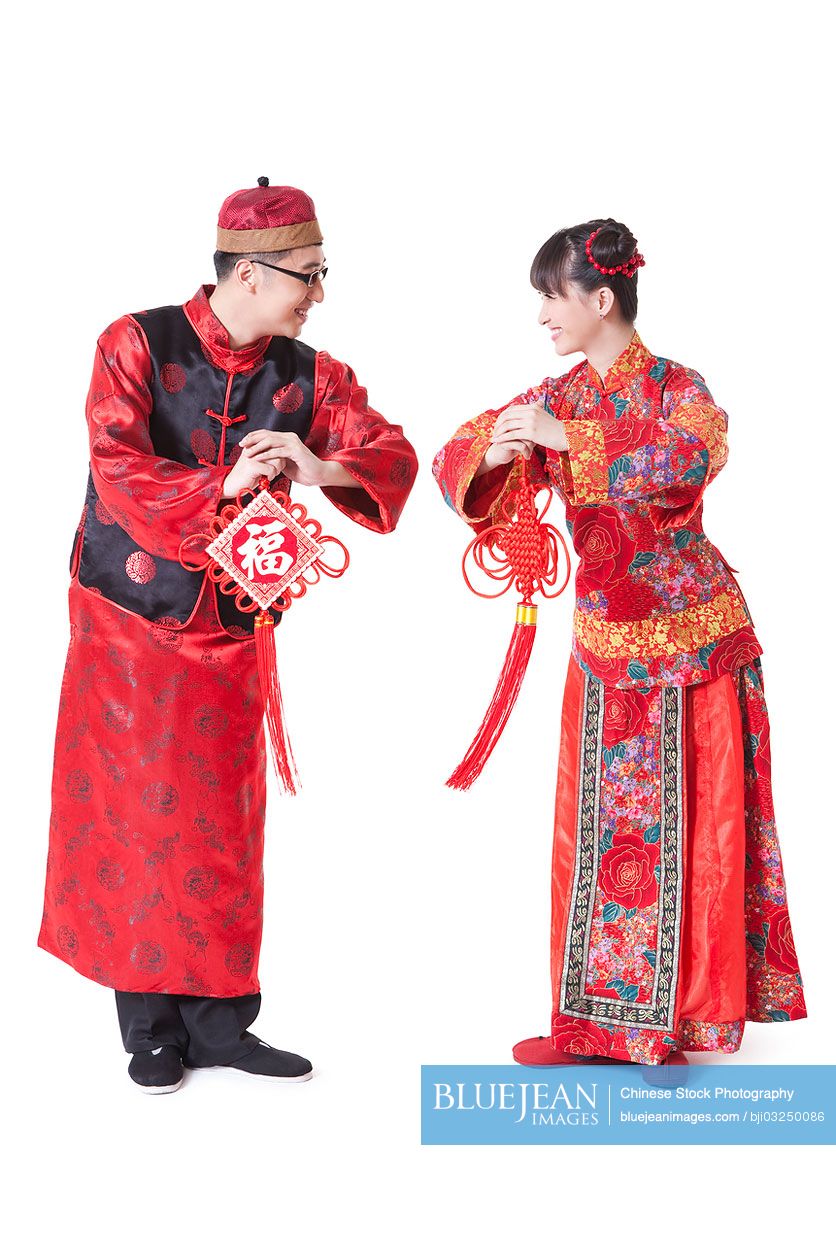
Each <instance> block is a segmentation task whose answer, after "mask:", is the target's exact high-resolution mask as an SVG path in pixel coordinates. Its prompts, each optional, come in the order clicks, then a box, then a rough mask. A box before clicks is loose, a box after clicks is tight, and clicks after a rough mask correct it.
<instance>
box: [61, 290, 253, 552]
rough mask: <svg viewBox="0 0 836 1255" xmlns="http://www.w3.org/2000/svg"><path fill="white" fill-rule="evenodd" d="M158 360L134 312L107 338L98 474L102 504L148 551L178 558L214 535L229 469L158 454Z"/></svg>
mask: <svg viewBox="0 0 836 1255" xmlns="http://www.w3.org/2000/svg"><path fill="white" fill-rule="evenodd" d="M151 372H152V367H151V356H150V353H149V351H148V343H147V341H146V339H145V336H144V334H143V332H142V329H141V328H140V326H139V324H138V323H137V322H136V321H135V319H133V318H131V316H130V315H129V314H126V315H124V316H123V317H122V318H118V319H117V320H116V322H114V323H111V325H110V326H109V327H108V328H107V330H106V331H104V332H102V334H101V335H100V336H99V339H98V343H97V346H96V356H95V361H94V363H93V376H92V379H91V382H90V390H89V392H88V395H87V406H86V414H87V426H88V430H89V436H90V471H91V474H92V476H93V484H94V487H95V489H96V492H97V493H98V496H99V500H100V501H101V503H102V505H103V506H104V507H105V509H106V510H107V512H108V513H109V514H110V515H111V516H112V518H113V519H115V521H116V522H117V523H118V525H119V526H120V527H121V528H122V529H123V530H124V531H126V532H127V533H128V535H129V536H131V537H132V539H133V540H135V541H136V543H137V545H139V546H140V548H141V549H144V550H145V552H146V553H149V554H153V555H154V556H155V557H159V558H169V559H171V560H172V561H177V560H178V557H179V552H178V551H179V548H180V542H181V541H182V540H183V539H184V538H185V537H186V536H188V535H189V534H190V533H191V532H204V531H208V530H209V524H210V521H211V520H212V518H213V517H214V516H215V514H216V513H217V508H218V504H219V502H220V500H221V494H222V491H223V484H224V480H225V479H226V477H227V475H228V474H229V467H228V466H212V467H203V466H201V467H198V468H192V467H189V466H184V465H183V464H182V463H181V462H174V461H172V460H170V459H169V458H163V457H160V456H159V455H158V454H157V453H155V452H154V448H153V445H152V443H151V435H150V432H149V429H148V420H149V415H150V413H151V406H152V402H151V388H150V382H151Z"/></svg>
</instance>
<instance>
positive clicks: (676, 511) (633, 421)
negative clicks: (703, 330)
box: [433, 332, 762, 688]
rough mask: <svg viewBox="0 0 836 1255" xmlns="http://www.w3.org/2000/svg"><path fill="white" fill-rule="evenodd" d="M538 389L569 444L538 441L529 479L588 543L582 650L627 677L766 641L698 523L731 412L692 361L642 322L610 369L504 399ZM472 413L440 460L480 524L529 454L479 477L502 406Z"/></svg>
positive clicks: (750, 650)
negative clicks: (655, 342)
mask: <svg viewBox="0 0 836 1255" xmlns="http://www.w3.org/2000/svg"><path fill="white" fill-rule="evenodd" d="M533 402H539V403H542V404H543V405H545V406H546V407H547V408H548V409H549V410H550V411H551V412H552V413H553V414H554V415H555V416H556V417H557V418H559V419H561V420H562V421H563V422H564V423H565V426H566V440H567V443H568V445H569V449H568V452H563V451H557V450H553V449H543V448H540V447H539V446H536V447H535V450H534V455H533V457H532V458H531V459H530V462H529V468H530V473H531V479H532V482H533V483H534V484H535V485H539V486H546V485H550V486H552V487H553V488H554V489H555V491H556V492H557V493H558V495H559V496H560V497H561V499H562V500H563V502H564V504H565V506H566V522H567V528H568V530H569V532H570V534H571V536H572V540H573V544H574V547H575V550H576V552H577V554H578V555H579V557H580V563H579V566H578V568H577V572H576V585H575V592H576V601H575V613H574V620H573V632H572V652H573V654H574V656H575V658H576V660H577V661H578V663H579V665H580V666H581V667H582V668H583V669H584V670H586V671H588V672H589V673H590V674H591V675H594V676H597V677H598V678H600V679H604V680H606V681H607V683H608V684H612V685H616V686H618V687H622V688H631V687H638V688H640V687H645V686H647V685H656V684H663V685H665V684H673V685H686V684H696V683H699V682H701V681H704V680H708V679H713V678H715V677H716V676H718V675H722V674H724V673H725V672H728V671H732V670H735V669H736V668H738V667H740V666H742V665H743V664H744V663H746V662H748V661H750V660H751V659H752V658H754V657H756V656H759V655H760V654H761V653H762V648H761V645H760V642H759V641H758V639H757V636H756V635H755V630H754V625H753V623H752V619H751V616H750V614H749V610H748V607H747V605H746V602H745V600H744V597H743V593H742V591H741V589H740V586H739V584H738V583H737V581H736V580H735V578H734V575H733V574H732V571H731V568H730V567H729V566H728V565H727V563H726V562H725V559H724V558H723V557H722V555H721V554H720V552H719V550H718V549H717V548H716V546H714V545H713V544H712V543H711V541H710V540H709V539H708V537H707V536H706V534H705V532H704V531H703V527H702V503H703V496H704V493H705V490H706V488H707V487H708V485H709V484H710V483H712V482H713V480H714V479H715V478H716V476H717V475H718V474H719V472H720V470H721V469H722V468H723V466H724V465H725V464H726V461H727V458H728V445H727V434H726V433H727V426H728V416H727V415H726V413H725V411H724V410H721V409H720V408H719V407H718V406H717V405H716V404H715V403H714V400H713V398H712V396H711V393H710V392H709V391H708V388H707V386H706V384H705V381H704V379H703V378H702V376H701V375H699V374H698V373H697V372H696V371H694V370H691V369H689V368H687V367H685V366H681V365H680V364H679V363H677V362H673V361H670V360H669V359H667V358H661V357H656V356H655V355H654V354H652V353H651V352H650V351H649V350H648V349H647V348H646V347H645V345H644V344H643V343H642V341H641V338H640V337H639V334H638V332H636V333H635V334H634V335H633V338H632V340H631V341H630V344H629V345H627V347H626V348H625V349H624V350H623V352H622V353H621V354H619V356H618V357H617V358H616V360H615V362H614V363H613V365H612V366H611V367H610V369H609V370H608V371H607V375H606V379H605V380H601V378H600V376H599V375H598V373H597V371H596V370H595V369H594V368H593V367H592V366H591V364H590V363H589V362H588V361H584V362H581V363H580V364H579V365H577V366H575V367H573V368H572V369H571V370H570V371H568V372H567V373H566V374H564V375H561V376H560V377H558V378H554V379H553V378H547V379H544V380H543V381H542V382H541V383H540V384H538V385H536V386H535V387H533V388H529V389H528V390H527V391H526V392H523V393H520V394H519V396H516V397H514V398H513V400H512V401H509V402H508V405H522V404H531V403H533ZM508 405H504V406H502V407H500V409H497V410H486V411H484V413H482V414H480V415H479V416H478V417H477V418H475V419H471V420H469V421H468V422H466V423H464V424H463V425H462V426H461V427H459V428H458V430H457V431H456V432H455V433H454V434H453V436H452V437H451V439H450V440H449V441H447V443H446V444H445V445H444V446H443V447H442V448H441V449H440V450H439V451H438V453H437V454H436V456H435V458H434V461H433V474H434V475H435V478H436V480H437V481H438V484H439V487H440V488H441V491H442V493H443V495H444V498H445V500H446V501H447V503H448V505H450V506H451V507H452V508H453V509H454V510H455V511H456V512H457V513H458V514H460V515H461V517H462V518H463V519H465V521H466V522H467V523H469V524H470V526H471V527H472V528H473V530H474V531H476V532H480V531H482V530H484V529H485V528H486V527H489V526H491V524H492V523H495V522H497V521H498V519H499V518H500V516H501V514H500V512H501V511H502V509H503V506H504V504H505V502H506V501H507V499H508V497H509V495H511V494H512V493H513V492H514V491H515V489H516V485H517V483H518V479H519V466H518V465H517V464H516V462H515V463H512V464H511V465H510V466H499V467H495V468H494V469H493V470H490V471H488V472H487V473H485V474H483V475H481V476H479V477H478V478H476V477H475V472H476V470H477V468H478V467H479V465H480V463H481V461H482V458H483V457H484V454H485V450H486V449H487V448H488V445H489V444H490V438H491V433H492V431H493V427H494V424H495V423H496V419H497V417H498V416H499V414H501V413H502V411H503V410H504V409H507V408H508Z"/></svg>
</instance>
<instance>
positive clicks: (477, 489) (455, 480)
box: [432, 379, 551, 534]
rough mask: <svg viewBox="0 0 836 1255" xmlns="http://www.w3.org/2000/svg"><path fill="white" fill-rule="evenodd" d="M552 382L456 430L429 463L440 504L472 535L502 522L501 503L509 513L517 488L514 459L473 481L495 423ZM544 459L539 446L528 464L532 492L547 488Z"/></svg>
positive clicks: (538, 395)
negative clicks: (441, 502) (450, 509)
mask: <svg viewBox="0 0 836 1255" xmlns="http://www.w3.org/2000/svg"><path fill="white" fill-rule="evenodd" d="M550 383H551V380H548V379H546V380H544V381H543V383H541V384H539V385H538V386H537V387H535V388H529V389H528V391H527V392H521V393H520V395H519V396H516V397H514V398H513V400H511V401H508V402H507V403H506V404H505V405H503V406H501V407H500V408H499V409H497V410H485V411H483V413H481V414H478V415H477V416H476V418H471V419H468V421H467V422H466V423H463V424H462V425H461V427H459V428H458V429H457V430H456V431H455V432H454V433H453V435H452V436H451V437H450V439H449V440H448V441H447V443H446V444H445V445H443V446H442V447H441V448H440V449H439V451H438V453H436V455H435V457H434V458H433V468H432V469H433V475H434V476H435V479H436V482H437V483H438V486H439V488H440V489H441V493H442V495H443V497H444V500H445V501H446V502H447V504H448V505H449V506H450V507H451V508H452V509H453V510H455V511H456V513H457V514H458V515H460V516H461V518H463V519H464V521H465V522H466V523H469V524H470V526H471V527H472V528H473V530H474V532H476V533H477V534H478V533H479V532H482V531H485V529H486V528H488V527H491V526H492V525H493V524H494V523H497V522H498V521H499V520H500V519H501V518H504V507H505V505H506V502H507V503H508V504H509V507H510V499H512V498H513V496H514V493H515V492H516V490H517V488H518V486H519V480H520V474H521V471H520V465H519V459H518V458H514V459H513V461H511V462H506V463H505V464H503V465H502V466H494V467H492V468H491V469H490V470H489V471H485V472H484V474H482V475H479V476H478V477H476V471H477V469H478V467H479V466H480V465H481V462H482V458H483V457H484V456H485V451H486V450H487V449H488V447H489V445H490V443H491V435H492V433H493V429H494V426H495V424H496V420H497V418H498V417H499V415H500V414H501V413H502V412H503V410H507V409H508V408H509V406H512V405H531V404H532V402H536V401H539V400H540V399H541V397H542V396H543V393H544V390H545V389H546V387H547V385H549V384H550ZM545 454H546V451H545V450H543V449H542V448H541V447H540V446H539V445H535V446H534V451H533V453H532V455H531V457H530V459H529V460H528V473H529V479H530V480H531V483H532V484H533V485H534V487H535V488H543V487H546V486H547V485H549V484H550V483H551V480H550V478H549V476H548V473H547V472H546V469H545Z"/></svg>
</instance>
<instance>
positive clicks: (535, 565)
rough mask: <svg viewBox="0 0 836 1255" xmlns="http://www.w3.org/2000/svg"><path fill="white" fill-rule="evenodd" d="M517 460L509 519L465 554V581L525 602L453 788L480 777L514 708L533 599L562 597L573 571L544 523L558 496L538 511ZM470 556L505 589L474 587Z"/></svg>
mask: <svg viewBox="0 0 836 1255" xmlns="http://www.w3.org/2000/svg"><path fill="white" fill-rule="evenodd" d="M517 461H518V464H519V466H520V483H519V487H518V489H517V492H516V493H515V494H509V496H508V497H507V498H506V500H505V502H504V503H503V507H502V509H503V513H504V515H505V518H504V519H503V520H502V521H501V522H500V523H496V524H494V526H493V527H489V528H487V529H486V530H485V531H483V532H481V533H480V534H479V535H478V536H476V537H474V539H473V540H472V541H471V542H470V544H469V545H468V547H467V549H466V550H465V552H464V556H463V557H462V574H463V575H464V578H465V583H466V584H467V586H468V588H469V589H470V591H471V592H473V593H476V595H477V597H488V598H493V597H501V596H502V594H503V593H507V591H508V589H509V588H511V586H512V585H513V586H514V587H515V588H516V590H517V592H518V593H520V594H522V601H520V602H518V603H517V619H516V623H515V625H514V631H513V634H512V636H511V641H510V643H509V645H508V652H507V653H506V655H505V662H504V663H503V666H502V670H501V671H500V673H499V679H498V681H497V684H496V688H495V690H494V694H493V697H492V698H491V700H490V704H489V705H488V709H487V710H486V712H485V717H484V718H483V720H482V722H481V724H480V725H479V729H478V731H477V733H476V735H475V737H474V738H473V740H472V741H471V743H470V747H469V749H468V751H467V753H466V754H465V756H464V758H463V759H462V761H461V762H460V763H459V765H458V767H457V768H456V770H455V771H454V772H453V774H452V775H451V776H450V778H449V779H448V780H447V781H446V782H445V783H446V784H448V785H449V786H450V787H451V788H453V789H469V788H470V786H471V785H472V784H473V782H474V780H476V779H477V777H478V776H479V774H480V773H481V771H482V768H483V767H484V765H485V763H486V762H487V761H488V759H489V758H490V756H491V754H492V753H493V750H494V747H495V745H496V743H497V741H498V740H499V738H500V736H501V735H502V732H503V730H504V728H505V725H506V723H507V722H508V718H509V716H510V714H511V711H512V710H513V709H514V705H515V704H516V701H517V697H518V696H519V692H520V688H521V687H522V682H523V678H524V676H525V673H526V669H527V667H528V661H529V658H530V657H531V651H532V648H533V646H534V634H535V632H536V631H537V607H536V606H535V605H534V603H533V601H532V597H533V596H534V594H535V593H541V594H542V595H543V596H544V597H546V598H553V597H559V596H560V594H561V593H562V592H563V590H564V588H565V587H566V585H567V584H568V582H569V575H570V573H571V569H572V567H571V562H570V559H569V551H568V549H567V548H566V542H565V541H564V539H563V537H562V536H561V534H560V532H559V531H558V530H557V528H556V527H553V526H552V525H551V524H550V523H544V522H543V516H544V515H545V513H546V511H547V510H548V508H549V505H550V503H551V499H552V491H551V489H550V488H549V489H548V490H547V491H548V494H549V495H548V497H547V499H546V502H545V504H544V506H543V508H542V509H541V510H540V512H539V513H538V512H537V508H536V506H535V503H534V498H535V496H536V492H535V489H534V487H533V486H532V484H531V480H530V478H529V474H528V462H527V460H526V459H525V458H524V457H522V455H518V458H517ZM561 547H562V549H563V553H564V555H565V558H566V576H565V578H564V580H563V583H562V584H561V585H560V587H559V588H555V587H554V585H556V584H557V578H558V572H559V566H560V548H561ZM468 558H471V559H472V561H473V563H474V565H475V566H476V567H477V568H478V570H480V571H482V572H483V573H484V574H485V575H487V576H489V577H490V578H491V579H494V580H502V581H504V585H503V587H502V588H500V589H499V591H498V592H495V593H484V592H481V591H480V590H479V589H478V588H474V586H473V584H472V583H471V580H470V577H469V575H468V573H467V561H468Z"/></svg>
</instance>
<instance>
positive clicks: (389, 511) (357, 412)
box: [305, 352, 418, 532]
mask: <svg viewBox="0 0 836 1255" xmlns="http://www.w3.org/2000/svg"><path fill="white" fill-rule="evenodd" d="M305 444H306V445H307V447H308V448H309V449H310V450H311V452H312V453H314V454H315V455H316V456H317V457H318V458H321V459H322V460H323V461H326V462H339V463H340V465H341V466H344V467H345V469H346V470H347V471H348V472H349V473H350V474H351V475H353V476H354V478H355V479H356V480H357V481H358V483H357V487H356V488H354V487H343V486H342V485H336V484H327V485H323V487H322V491H323V492H324V493H325V496H326V497H327V498H328V500H329V501H330V502H332V504H333V505H335V506H336V507H337V509H338V510H341V511H342V513H343V514H347V515H348V517H349V518H350V519H353V521H354V522H355V523H360V524H362V526H363V527H368V528H370V530H371V531H373V532H391V531H392V530H393V529H394V527H395V524H396V523H397V521H398V519H399V517H400V515H401V511H402V510H403V508H404V505H405V504H406V499H407V497H408V496H409V494H410V491H411V489H412V485H413V483H414V482H415V476H416V475H417V473H418V458H417V456H416V453H415V450H414V448H413V447H412V445H411V444H410V442H409V441H408V440H407V439H406V437H405V436H404V434H403V428H401V427H399V426H398V425H397V424H396V423H389V422H387V421H386V419H385V418H384V417H383V416H382V415H381V414H379V413H378V412H377V410H374V409H372V407H371V406H370V405H369V402H368V396H367V393H366V389H365V388H363V387H361V386H360V384H358V382H357V380H356V378H355V375H354V372H353V370H352V369H351V367H350V366H346V365H345V364H344V363H343V362H338V361H336V359H334V358H332V357H331V355H330V354H329V353H324V352H319V353H317V355H316V375H315V380H314V413H313V421H312V423H311V428H310V431H309V432H308V436H307V438H306V440H305Z"/></svg>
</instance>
